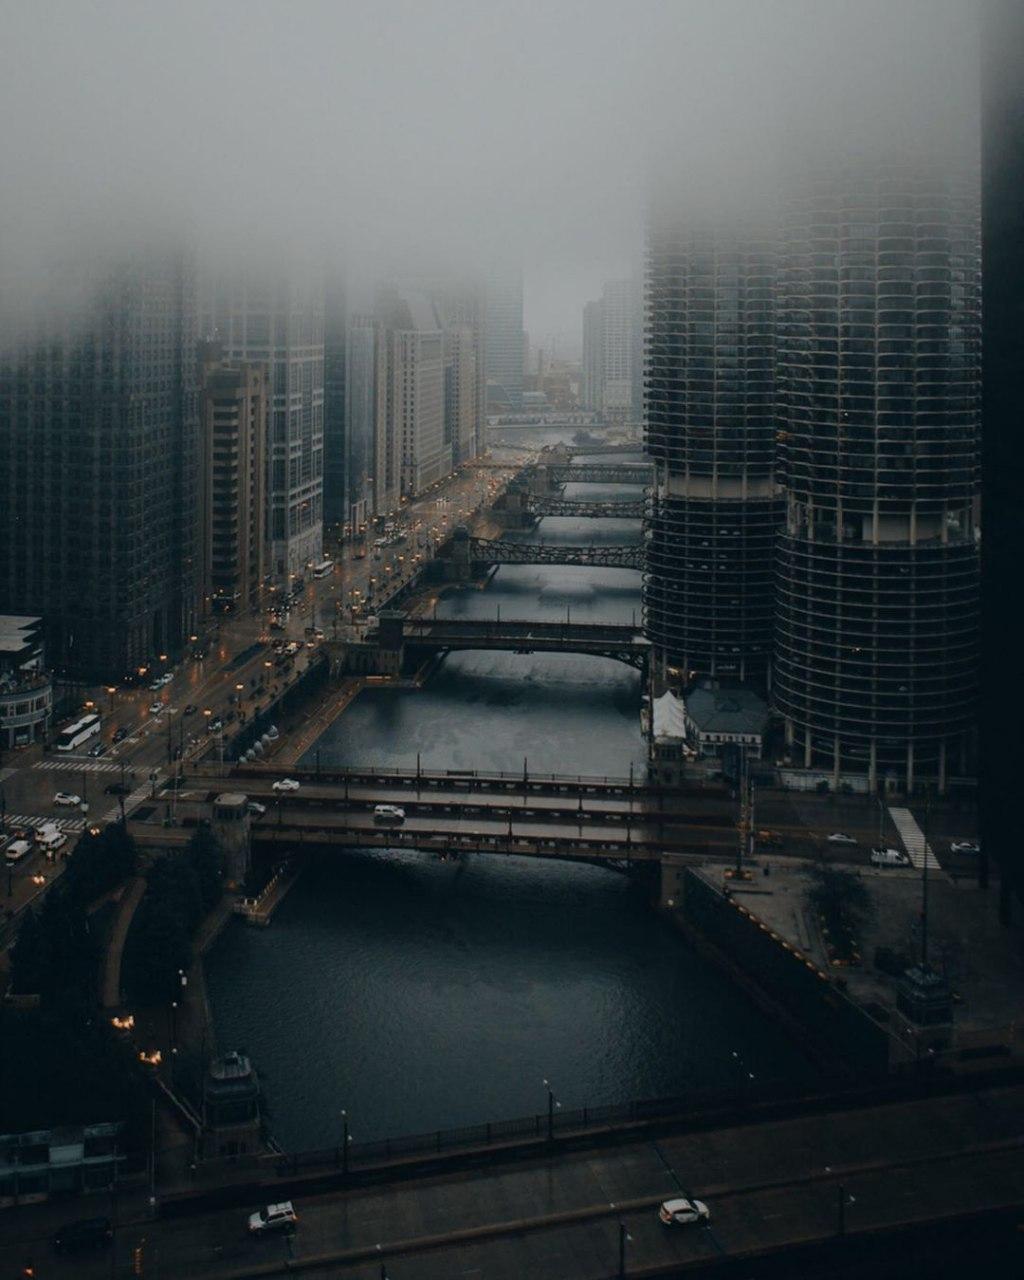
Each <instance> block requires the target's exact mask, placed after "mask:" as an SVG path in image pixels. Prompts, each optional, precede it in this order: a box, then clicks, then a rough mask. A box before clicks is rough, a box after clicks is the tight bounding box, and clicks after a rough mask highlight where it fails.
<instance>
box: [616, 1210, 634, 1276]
mask: <svg viewBox="0 0 1024 1280" xmlns="http://www.w3.org/2000/svg"><path fill="white" fill-rule="evenodd" d="M632 1242H633V1237H632V1236H631V1235H630V1234H629V1232H628V1231H627V1230H626V1224H625V1223H624V1222H620V1223H619V1280H625V1278H626V1245H627V1244H632Z"/></svg>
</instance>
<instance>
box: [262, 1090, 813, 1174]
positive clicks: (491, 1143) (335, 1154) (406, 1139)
mask: <svg viewBox="0 0 1024 1280" xmlns="http://www.w3.org/2000/svg"><path fill="white" fill-rule="evenodd" d="M806 1094H807V1087H806V1085H805V1084H804V1083H803V1082H791V1081H780V1082H778V1083H772V1084H770V1085H767V1086H764V1085H759V1086H758V1087H757V1089H756V1090H755V1089H754V1088H752V1087H750V1086H748V1085H737V1086H727V1087H723V1088H705V1089H695V1090H694V1091H693V1092H692V1093H689V1094H686V1095H684V1096H680V1097H669V1098H646V1099H635V1100H632V1101H630V1102H623V1103H611V1104H605V1105H602V1106H596V1107H586V1106H584V1107H575V1108H569V1109H563V1108H561V1107H558V1108H556V1109H554V1110H553V1111H552V1112H550V1113H549V1112H547V1111H545V1112H538V1113H537V1114H535V1115H529V1116H519V1117H516V1118H515V1119H511V1120H495V1121H491V1122H490V1123H487V1124H478V1125H467V1126H464V1127H462V1128H457V1129H437V1130H434V1131H433V1132H430V1133H417V1134H410V1135H405V1136H403V1137H395V1138H383V1139H381V1140H380V1141H377V1142H361V1143H350V1144H349V1150H348V1157H347V1167H348V1168H350V1169H353V1170H356V1169H360V1168H366V1167H370V1166H373V1165H378V1164H386V1163H388V1162H390V1161H393V1160H395V1159H402V1158H408V1157H415V1156H429V1155H436V1154H440V1153H442V1152H451V1151H467V1150H473V1149H474V1148H477V1149H480V1150H486V1149H487V1148H488V1147H495V1146H500V1145H501V1144H503V1143H509V1142H516V1141H523V1140H527V1141H528V1140H531V1139H540V1140H545V1139H547V1138H548V1137H552V1138H554V1137H564V1136H566V1135H568V1134H572V1133H585V1132H587V1131H591V1132H601V1131H602V1130H612V1129H615V1128H616V1127H620V1126H622V1127H625V1126H629V1125H635V1124H637V1123H642V1122H644V1121H652V1120H654V1121H656V1120H661V1119H664V1120H670V1119H674V1118H693V1117H696V1116H698V1115H701V1114H704V1115H708V1116H711V1115H715V1114H720V1113H722V1112H726V1113H728V1114H730V1115H736V1114H737V1113H738V1114H739V1115H741V1116H742V1114H743V1113H744V1112H746V1111H748V1110H753V1108H754V1107H755V1105H756V1106H763V1105H765V1104H773V1105H778V1104H784V1103H787V1102H795V1101H797V1100H799V1099H801V1098H803V1097H805V1096H806ZM341 1163H342V1152H341V1147H340V1146H333V1147H322V1148H320V1149H318V1150H313V1151H301V1152H295V1153H294V1154H286V1155H283V1156H278V1157H277V1158H276V1171H277V1173H278V1175H279V1176H281V1177H285V1176H287V1175H289V1174H294V1173H297V1172H299V1171H300V1170H312V1169H324V1168H332V1167H334V1168H337V1167H338V1166H339V1165H340V1164H341Z"/></svg>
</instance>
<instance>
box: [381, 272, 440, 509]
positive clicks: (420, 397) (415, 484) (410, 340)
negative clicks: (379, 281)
mask: <svg viewBox="0 0 1024 1280" xmlns="http://www.w3.org/2000/svg"><path fill="white" fill-rule="evenodd" d="M378 315H379V316H380V317H381V323H382V326H383V329H384V338H385V358H386V365H385V372H384V376H385V389H386V390H385V394H386V414H387V442H386V447H387V448H388V450H389V451H390V462H391V466H390V468H389V470H390V472H391V479H392V480H393V479H394V476H395V472H396V470H397V480H398V487H399V496H400V497H404V498H411V497H414V496H415V495H416V494H418V493H421V492H422V491H423V490H424V489H425V488H427V486H428V485H431V484H433V483H434V482H435V481H437V480H440V479H442V478H443V477H444V476H446V475H448V473H449V472H450V471H451V468H452V463H451V448H450V447H446V445H445V442H444V331H443V330H442V328H441V322H440V319H439V317H438V314H437V310H436V308H435V307H434V304H433V303H432V302H431V301H430V299H429V298H428V297H427V296H426V294H423V293H418V292H415V291H412V290H409V291H405V292H399V291H398V290H394V289H389V290H385V291H382V294H381V298H380V301H379V304H378ZM396 464H397V466H396Z"/></svg>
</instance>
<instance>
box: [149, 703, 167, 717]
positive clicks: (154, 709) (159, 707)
mask: <svg viewBox="0 0 1024 1280" xmlns="http://www.w3.org/2000/svg"><path fill="white" fill-rule="evenodd" d="M163 709H164V704H163V703H162V702H151V703H150V704H149V714H150V715H151V716H158V715H159V714H160V712H161V711H163Z"/></svg>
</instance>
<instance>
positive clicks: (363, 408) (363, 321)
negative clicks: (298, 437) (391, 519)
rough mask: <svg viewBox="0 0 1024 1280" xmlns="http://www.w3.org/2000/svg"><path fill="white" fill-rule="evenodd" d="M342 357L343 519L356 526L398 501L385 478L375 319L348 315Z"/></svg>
mask: <svg viewBox="0 0 1024 1280" xmlns="http://www.w3.org/2000/svg"><path fill="white" fill-rule="evenodd" d="M345 360H346V367H345V431H346V436H347V443H348V451H347V463H346V473H347V478H348V514H347V515H346V520H347V521H348V522H349V523H350V524H351V525H352V527H353V529H354V530H358V529H359V528H361V527H363V526H365V524H366V522H367V521H368V520H369V519H370V518H371V517H372V516H374V515H376V514H377V512H378V511H382V512H383V511H390V510H391V508H392V507H393V506H394V504H395V503H396V502H397V500H398V499H397V492H389V489H388V484H387V479H386V461H387V439H386V432H387V417H386V413H385V403H386V397H385V389H384V384H383V378H382V368H383V366H384V363H385V361H384V339H383V334H382V331H381V327H380V324H379V322H378V321H377V320H376V318H375V317H373V316H367V315H357V316H353V317H352V319H351V320H350V322H349V326H348V334H347V340H346V344H345Z"/></svg>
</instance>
